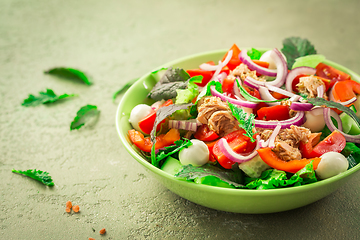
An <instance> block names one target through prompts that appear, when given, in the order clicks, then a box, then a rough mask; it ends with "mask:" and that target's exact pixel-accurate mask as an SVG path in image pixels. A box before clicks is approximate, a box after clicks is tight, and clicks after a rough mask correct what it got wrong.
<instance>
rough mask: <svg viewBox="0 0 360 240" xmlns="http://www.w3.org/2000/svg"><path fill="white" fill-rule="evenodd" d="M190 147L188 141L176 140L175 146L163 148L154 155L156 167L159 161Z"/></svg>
mask: <svg viewBox="0 0 360 240" xmlns="http://www.w3.org/2000/svg"><path fill="white" fill-rule="evenodd" d="M191 145H192V142H191V141H190V140H189V139H186V138H184V139H183V140H181V139H180V140H178V141H176V142H175V145H172V146H168V147H164V149H160V150H159V152H158V153H157V155H156V161H157V163H156V165H158V164H159V163H160V161H161V160H163V159H165V158H167V157H168V156H171V155H173V154H175V153H178V152H179V151H180V150H181V149H183V148H188V147H189V146H191Z"/></svg>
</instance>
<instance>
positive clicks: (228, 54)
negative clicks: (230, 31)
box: [211, 50, 233, 80]
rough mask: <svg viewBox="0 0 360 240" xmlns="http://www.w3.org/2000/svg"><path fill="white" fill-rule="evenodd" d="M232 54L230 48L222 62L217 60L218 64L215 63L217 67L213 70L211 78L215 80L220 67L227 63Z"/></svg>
mask: <svg viewBox="0 0 360 240" xmlns="http://www.w3.org/2000/svg"><path fill="white" fill-rule="evenodd" d="M232 55H233V50H230V51H228V53H227V55H226V58H225V59H224V61H223V62H221V61H219V64H218V65H217V69H216V70H215V73H214V75H213V76H212V78H211V80H215V79H216V78H217V76H218V75H219V73H220V71H221V69H222V68H223V67H224V66H226V65H227V64H228V63H229V61H230V60H231V57H232Z"/></svg>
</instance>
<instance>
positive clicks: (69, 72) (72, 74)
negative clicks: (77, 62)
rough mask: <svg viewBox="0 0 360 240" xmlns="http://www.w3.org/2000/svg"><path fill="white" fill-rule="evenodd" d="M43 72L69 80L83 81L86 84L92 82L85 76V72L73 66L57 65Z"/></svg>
mask: <svg viewBox="0 0 360 240" xmlns="http://www.w3.org/2000/svg"><path fill="white" fill-rule="evenodd" d="M44 73H46V74H50V75H54V76H58V77H61V78H67V79H70V80H78V81H79V80H80V81H81V82H83V83H85V84H86V85H91V84H92V82H91V81H90V79H89V78H88V77H87V76H86V74H85V73H84V72H82V71H80V70H77V69H74V68H65V67H58V68H52V69H49V70H48V71H45V72H44Z"/></svg>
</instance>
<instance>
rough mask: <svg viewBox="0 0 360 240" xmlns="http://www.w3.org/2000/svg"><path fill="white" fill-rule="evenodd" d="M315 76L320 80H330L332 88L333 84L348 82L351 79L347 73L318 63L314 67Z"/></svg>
mask: <svg viewBox="0 0 360 240" xmlns="http://www.w3.org/2000/svg"><path fill="white" fill-rule="evenodd" d="M316 75H317V76H319V77H322V78H326V79H330V80H331V82H330V86H329V87H332V86H333V85H334V84H335V82H337V81H343V80H349V79H351V77H350V75H349V74H347V73H344V72H342V71H340V70H338V69H336V68H334V67H332V66H329V65H327V64H325V63H319V64H318V65H317V66H316Z"/></svg>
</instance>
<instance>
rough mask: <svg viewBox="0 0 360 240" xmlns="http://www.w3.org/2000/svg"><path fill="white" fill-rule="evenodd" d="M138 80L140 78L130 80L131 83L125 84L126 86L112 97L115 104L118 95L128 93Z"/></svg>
mask: <svg viewBox="0 0 360 240" xmlns="http://www.w3.org/2000/svg"><path fill="white" fill-rule="evenodd" d="M137 80H139V78H135V79H133V80H130V81H129V82H127V83H125V85H124V86H122V87H121V88H120V89H119V90H117V91H116V92H115V93H114V94H113V96H112V99H113V102H115V100H116V97H117V96H118V95H120V94H123V93H124V92H126V90H128V89H129V88H130V87H131V86H132V85H133V84H134V83H135V82H136V81H137Z"/></svg>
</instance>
